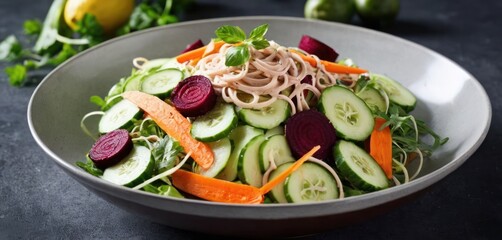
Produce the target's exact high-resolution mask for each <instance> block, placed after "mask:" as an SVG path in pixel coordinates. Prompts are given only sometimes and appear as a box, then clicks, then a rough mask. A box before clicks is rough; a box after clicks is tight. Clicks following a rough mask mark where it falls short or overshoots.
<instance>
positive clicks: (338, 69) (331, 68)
mask: <svg viewBox="0 0 502 240" xmlns="http://www.w3.org/2000/svg"><path fill="white" fill-rule="evenodd" d="M290 51H291V52H292V53H295V54H297V55H298V56H300V57H301V58H302V59H303V60H304V61H306V62H308V63H310V65H311V66H313V67H315V66H317V61H316V60H315V59H314V58H313V57H310V56H307V55H305V54H303V53H301V52H298V51H295V50H290ZM321 64H322V65H324V67H325V68H326V71H328V72H333V73H346V74H351V73H354V74H362V73H366V72H368V70H365V69H362V68H355V67H349V66H345V65H342V64H338V63H335V62H330V61H325V60H321Z"/></svg>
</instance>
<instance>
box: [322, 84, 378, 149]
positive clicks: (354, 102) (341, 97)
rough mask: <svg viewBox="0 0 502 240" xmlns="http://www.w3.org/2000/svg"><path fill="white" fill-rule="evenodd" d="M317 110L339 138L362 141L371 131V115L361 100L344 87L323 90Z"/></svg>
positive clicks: (372, 122)
mask: <svg viewBox="0 0 502 240" xmlns="http://www.w3.org/2000/svg"><path fill="white" fill-rule="evenodd" d="M319 108H320V110H321V112H323V113H324V115H326V117H327V118H328V119H329V120H330V122H331V123H332V124H333V126H334V127H335V130H336V134H337V136H339V137H341V138H344V139H347V140H356V141H362V140H365V139H366V138H368V136H369V135H370V134H371V132H372V131H373V127H374V125H375V120H374V119H373V113H372V112H371V110H370V109H369V108H368V106H367V105H366V103H365V102H364V101H363V100H362V99H361V98H359V97H358V96H356V95H355V94H354V92H352V91H351V90H349V89H347V88H345V87H341V86H331V87H328V88H326V89H324V91H323V92H322V94H321V100H320V107H319Z"/></svg>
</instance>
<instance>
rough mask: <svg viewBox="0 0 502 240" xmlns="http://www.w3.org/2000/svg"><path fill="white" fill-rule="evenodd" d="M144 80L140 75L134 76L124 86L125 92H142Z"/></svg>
mask: <svg viewBox="0 0 502 240" xmlns="http://www.w3.org/2000/svg"><path fill="white" fill-rule="evenodd" d="M142 79H143V75H141V74H138V75H136V76H132V77H130V78H129V79H127V81H126V82H125V84H124V92H127V91H140V90H141V80H142Z"/></svg>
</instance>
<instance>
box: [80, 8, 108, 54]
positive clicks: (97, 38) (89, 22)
mask: <svg viewBox="0 0 502 240" xmlns="http://www.w3.org/2000/svg"><path fill="white" fill-rule="evenodd" d="M76 32H77V33H79V34H80V37H81V38H84V39H87V40H89V45H90V46H94V45H96V44H98V43H100V42H103V41H104V40H105V37H104V30H103V27H102V26H101V24H99V22H98V20H97V18H96V17H95V16H94V15H92V14H89V13H86V14H84V16H83V17H82V19H81V20H80V21H78V22H77V30H76Z"/></svg>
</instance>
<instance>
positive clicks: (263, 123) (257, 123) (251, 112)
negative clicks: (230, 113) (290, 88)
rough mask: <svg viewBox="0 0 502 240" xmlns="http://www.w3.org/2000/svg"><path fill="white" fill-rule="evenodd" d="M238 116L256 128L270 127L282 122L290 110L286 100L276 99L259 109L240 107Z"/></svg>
mask: <svg viewBox="0 0 502 240" xmlns="http://www.w3.org/2000/svg"><path fill="white" fill-rule="evenodd" d="M238 113H239V118H240V119H241V120H242V121H243V122H245V123H247V124H249V125H251V126H253V127H257V128H262V129H272V128H274V127H277V126H279V125H280V124H281V123H282V122H284V121H285V120H286V119H287V118H288V117H289V115H290V114H291V110H290V107H289V104H288V102H286V101H285V100H282V99H278V100H276V101H275V102H273V103H272V104H271V105H270V106H268V107H263V108H260V109H250V108H240V109H239V110H238Z"/></svg>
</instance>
